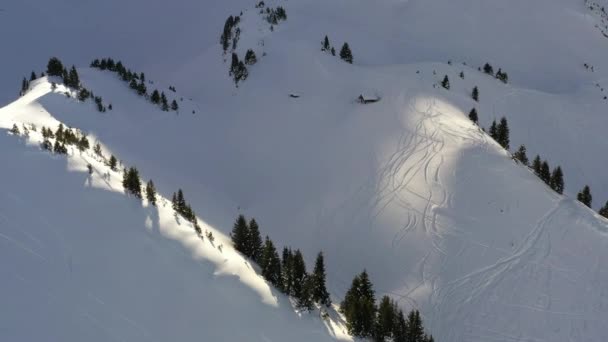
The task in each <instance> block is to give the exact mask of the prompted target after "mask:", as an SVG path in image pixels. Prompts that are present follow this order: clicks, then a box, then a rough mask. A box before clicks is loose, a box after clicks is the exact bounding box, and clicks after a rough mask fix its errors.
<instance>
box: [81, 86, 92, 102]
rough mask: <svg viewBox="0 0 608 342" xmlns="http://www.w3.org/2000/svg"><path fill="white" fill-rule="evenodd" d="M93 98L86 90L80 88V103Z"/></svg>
mask: <svg viewBox="0 0 608 342" xmlns="http://www.w3.org/2000/svg"><path fill="white" fill-rule="evenodd" d="M89 96H91V93H90V92H89V91H88V90H87V89H86V88H80V90H79V91H78V101H81V102H84V101H85V100H86V99H88V98H89Z"/></svg>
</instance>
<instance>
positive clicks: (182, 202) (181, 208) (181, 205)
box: [176, 189, 186, 216]
mask: <svg viewBox="0 0 608 342" xmlns="http://www.w3.org/2000/svg"><path fill="white" fill-rule="evenodd" d="M176 204H177V212H178V213H179V214H181V215H184V213H185V212H186V210H185V209H186V198H185V197H184V192H183V191H182V189H178V190H177V202H176ZM184 216H186V215H184Z"/></svg>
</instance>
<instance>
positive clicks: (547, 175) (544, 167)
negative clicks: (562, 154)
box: [540, 160, 551, 185]
mask: <svg viewBox="0 0 608 342" xmlns="http://www.w3.org/2000/svg"><path fill="white" fill-rule="evenodd" d="M540 179H542V180H543V182H545V184H547V185H551V168H550V167H549V163H548V162H547V161H546V160H543V163H542V164H541V165H540Z"/></svg>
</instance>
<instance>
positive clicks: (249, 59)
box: [245, 49, 258, 65]
mask: <svg viewBox="0 0 608 342" xmlns="http://www.w3.org/2000/svg"><path fill="white" fill-rule="evenodd" d="M257 61H258V59H257V57H256V56H255V52H254V51H253V50H251V49H249V50H247V52H246V53H245V64H247V65H254V64H255V63H257Z"/></svg>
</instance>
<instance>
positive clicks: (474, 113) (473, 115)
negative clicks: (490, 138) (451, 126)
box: [469, 108, 479, 125]
mask: <svg viewBox="0 0 608 342" xmlns="http://www.w3.org/2000/svg"><path fill="white" fill-rule="evenodd" d="M469 119H470V120H471V121H473V123H474V124H476V125H477V123H478V122H479V117H478V116H477V109H475V108H473V109H471V111H470V112H469Z"/></svg>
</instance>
